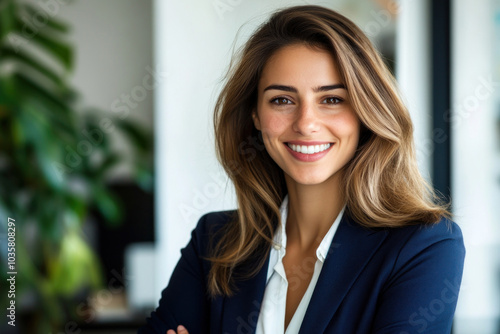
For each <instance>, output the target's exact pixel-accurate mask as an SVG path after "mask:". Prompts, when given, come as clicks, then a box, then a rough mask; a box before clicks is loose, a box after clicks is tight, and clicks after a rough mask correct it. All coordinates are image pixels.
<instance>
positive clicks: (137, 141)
mask: <svg viewBox="0 0 500 334" xmlns="http://www.w3.org/2000/svg"><path fill="white" fill-rule="evenodd" d="M40 11H41V9H40V8H39V7H36V6H33V5H31V4H29V3H25V2H19V1H14V0H0V220H1V223H0V234H4V235H5V233H6V225H7V219H8V217H11V218H13V219H15V221H16V266H17V267H16V269H17V273H18V274H17V280H18V282H17V283H18V284H17V291H16V299H17V301H18V304H19V301H20V298H21V296H22V295H23V293H27V292H30V293H34V294H35V296H36V299H37V301H38V302H37V305H38V306H39V307H38V309H39V310H41V312H40V314H39V320H40V323H39V324H38V325H37V331H39V332H43V333H48V332H49V331H52V330H59V329H60V328H61V326H63V325H64V322H65V321H66V319H65V316H64V315H65V314H66V313H68V312H67V311H68V304H67V301H68V300H71V298H72V297H74V296H75V295H76V293H78V292H79V291H81V290H82V289H88V288H92V287H93V288H97V287H99V286H100V284H101V280H102V275H101V272H100V269H99V268H100V265H99V260H98V259H97V258H96V255H95V254H94V253H93V251H92V250H91V248H90V247H89V246H88V245H87V243H86V241H85V238H84V237H83V234H82V230H81V228H82V224H83V222H84V221H85V219H86V218H87V216H88V214H89V212H90V211H91V209H93V208H97V210H99V212H100V213H101V214H102V215H103V216H104V217H105V218H106V220H107V221H108V222H109V223H111V224H113V223H114V224H117V223H119V222H120V219H121V207H120V204H119V202H118V201H117V200H116V198H115V196H114V195H113V194H112V193H111V192H110V191H109V190H108V189H107V187H106V185H105V180H106V177H107V175H108V173H109V172H110V171H111V170H112V168H113V167H115V166H116V164H118V163H120V162H121V161H122V160H124V157H123V156H121V155H120V154H118V153H117V152H115V150H114V149H113V147H112V145H111V144H110V139H109V138H108V137H109V136H108V134H107V133H106V132H105V131H103V129H104V128H103V119H104V117H103V116H102V115H103V113H102V112H101V111H99V110H95V109H91V108H87V109H83V108H82V107H81V106H80V105H81V104H82V103H81V101H80V100H81V98H80V97H79V94H78V93H77V92H76V91H75V89H74V88H72V87H71V86H70V84H69V82H68V77H69V75H70V74H71V71H72V68H73V54H74V48H73V46H72V45H71V44H70V43H69V42H68V39H67V35H68V32H69V31H70V27H69V25H68V24H67V23H64V22H62V21H60V20H58V19H56V18H55V17H50V15H45V18H46V21H45V22H44V23H43V24H40V21H39V20H38V21H36V20H33V18H36V17H37V15H38V17H43V15H40V14H41V12H40ZM45 14H47V13H45ZM42 22H43V21H42ZM109 122H111V123H112V126H113V128H114V129H116V130H113V131H121V132H122V133H123V134H125V138H127V139H129V142H130V145H131V146H132V147H133V148H134V152H135V157H136V159H135V161H134V162H132V167H133V170H134V176H133V177H134V181H135V182H137V183H138V184H139V185H140V186H142V187H143V188H144V189H147V190H151V187H152V156H151V147H152V138H151V136H150V135H148V134H147V133H146V132H145V131H144V130H142V129H140V128H139V127H137V126H136V125H135V124H133V123H132V122H130V121H128V120H127V119H111V120H110V119H108V122H107V124H108V125H107V129H108V130H109V128H110V125H109V124H110V123H109ZM89 134H90V135H89ZM83 143H85V145H83ZM89 143H90V146H89ZM79 145H80V146H79ZM84 146H85V147H86V150H85V151H84V149H83V147H84ZM79 148H80V149H79ZM75 152H79V153H75ZM75 154H76V155H75ZM5 239H6V238H2V239H1V240H2V242H4V241H5ZM0 255H1V259H0V263H1V264H2V268H6V264H5V262H6V261H7V254H6V247H4V244H3V243H2V248H1V250H0ZM5 275H6V271H5V270H2V272H0V279H1V280H2V282H5V279H6V277H5ZM1 287H2V288H0V290H2V291H0V293H1V297H0V298H2V299H0V300H2V305H5V304H4V302H6V300H5V298H6V296H7V292H6V291H5V290H4V288H5V287H6V285H5V284H2V285H1ZM7 302H8V301H7ZM2 307H3V306H2ZM18 307H19V305H18ZM4 310H5V309H4ZM73 310H74V307H73ZM70 313H71V312H70Z"/></svg>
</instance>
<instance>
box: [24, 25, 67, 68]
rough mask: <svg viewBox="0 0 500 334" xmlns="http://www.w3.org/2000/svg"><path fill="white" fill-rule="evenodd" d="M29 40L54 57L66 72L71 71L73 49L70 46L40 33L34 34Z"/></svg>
mask: <svg viewBox="0 0 500 334" xmlns="http://www.w3.org/2000/svg"><path fill="white" fill-rule="evenodd" d="M31 40H32V41H33V42H35V43H37V44H38V45H39V46H40V47H41V48H42V49H44V50H45V51H47V52H48V53H50V54H52V55H53V56H54V57H56V58H57V60H59V61H60V62H61V64H62V65H64V68H65V69H66V70H68V71H70V70H72V69H73V47H72V46H71V45H69V44H67V43H65V42H63V41H60V40H57V39H55V38H54V37H53V36H50V35H48V34H46V33H44V32H42V31H40V32H38V33H36V34H35V35H34V36H33V37H32V38H31Z"/></svg>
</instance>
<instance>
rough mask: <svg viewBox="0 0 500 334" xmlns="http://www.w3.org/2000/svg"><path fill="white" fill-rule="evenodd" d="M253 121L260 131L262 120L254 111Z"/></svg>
mask: <svg viewBox="0 0 500 334" xmlns="http://www.w3.org/2000/svg"><path fill="white" fill-rule="evenodd" d="M252 120H253V125H255V128H257V130H259V131H260V120H259V116H258V115H257V111H256V110H254V111H252Z"/></svg>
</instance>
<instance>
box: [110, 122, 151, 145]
mask: <svg viewBox="0 0 500 334" xmlns="http://www.w3.org/2000/svg"><path fill="white" fill-rule="evenodd" d="M116 125H117V126H118V128H119V129H120V130H122V131H123V132H124V133H125V135H127V137H128V138H129V139H130V140H131V141H132V142H133V143H134V144H135V145H136V146H137V148H138V149H139V150H141V151H149V150H150V149H151V147H152V138H151V136H150V135H149V134H148V132H147V131H146V130H144V129H143V128H141V127H140V126H139V125H137V124H135V123H132V122H130V121H128V120H120V119H117V120H116Z"/></svg>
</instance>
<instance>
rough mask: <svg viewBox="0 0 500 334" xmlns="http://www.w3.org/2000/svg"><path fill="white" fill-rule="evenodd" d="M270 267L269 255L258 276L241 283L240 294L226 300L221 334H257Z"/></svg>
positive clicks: (239, 283) (239, 284) (239, 286)
mask: <svg viewBox="0 0 500 334" xmlns="http://www.w3.org/2000/svg"><path fill="white" fill-rule="evenodd" d="M268 267H269V254H268V255H267V260H266V263H265V264H264V266H263V267H262V269H261V270H260V271H259V272H258V273H257V275H255V276H254V277H252V278H250V279H248V280H245V281H239V282H238V284H237V287H238V292H237V293H236V294H235V295H234V296H233V297H231V298H227V297H225V298H224V300H223V306H222V310H223V311H222V314H223V319H222V331H221V333H223V334H230V333H231V334H232V333H245V334H247V333H248V334H250V333H255V329H256V327H257V320H258V318H259V312H260V306H261V303H262V299H263V298H264V291H265V289H266V278H267V270H268Z"/></svg>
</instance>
